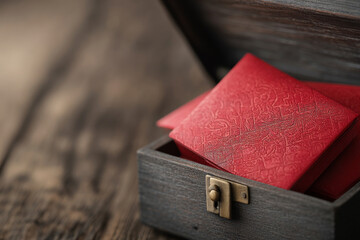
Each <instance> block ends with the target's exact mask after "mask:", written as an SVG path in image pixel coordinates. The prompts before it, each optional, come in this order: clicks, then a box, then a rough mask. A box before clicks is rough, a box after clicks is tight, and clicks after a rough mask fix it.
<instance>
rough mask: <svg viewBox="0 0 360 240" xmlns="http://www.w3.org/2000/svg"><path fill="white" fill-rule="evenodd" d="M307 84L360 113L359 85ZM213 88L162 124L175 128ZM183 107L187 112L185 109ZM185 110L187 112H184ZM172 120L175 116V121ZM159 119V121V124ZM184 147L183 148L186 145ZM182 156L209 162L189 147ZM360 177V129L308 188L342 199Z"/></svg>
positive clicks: (167, 117) (313, 191)
mask: <svg viewBox="0 0 360 240" xmlns="http://www.w3.org/2000/svg"><path fill="white" fill-rule="evenodd" d="M304 83H305V84H306V85H308V86H310V87H312V88H314V89H316V90H317V91H319V92H320V93H322V94H324V95H325V96H327V97H329V98H331V99H333V100H336V101H337V102H339V103H341V104H343V105H344V106H346V107H348V108H350V109H352V110H353V111H354V112H356V113H360V87H358V86H351V85H343V84H331V83H318V82H304ZM209 92H210V91H207V92H205V93H203V94H201V95H200V96H198V97H197V98H195V99H194V100H192V101H190V102H188V103H186V104H185V105H183V106H182V107H179V108H178V109H176V110H175V111H173V112H171V113H170V114H168V115H167V116H165V117H163V118H162V119H161V124H158V126H159V127H164V126H167V128H169V129H174V128H175V127H176V126H178V125H179V124H180V123H181V121H182V120H184V119H185V118H186V117H187V116H188V115H189V113H190V112H192V110H194V108H195V107H196V106H197V105H198V104H199V103H200V102H201V101H202V100H203V99H204V98H205V96H206V95H207V94H208V93H209ZM183 109H184V111H183ZM185 109H186V111H185ZM174 116H176V117H174ZM173 119H176V121H174V120H173ZM159 122H160V121H158V123H159ZM183 148H184V147H183ZM180 152H181V154H182V155H181V156H182V157H183V158H186V159H189V160H194V159H195V161H196V162H199V163H202V164H206V162H205V160H204V159H200V158H199V156H197V155H195V154H194V153H192V152H191V151H190V150H188V149H186V148H185V149H181V150H180ZM359 180H360V132H359V133H358V135H357V136H356V138H355V139H354V140H353V141H352V142H351V143H350V145H349V146H348V147H347V148H346V149H345V150H344V151H343V152H342V153H341V154H340V156H339V157H338V158H337V159H335V160H334V161H333V163H332V164H331V165H330V166H329V167H328V168H327V169H326V170H325V172H324V173H323V174H322V175H321V176H320V177H319V178H318V179H317V180H316V182H315V183H314V184H313V185H312V186H311V188H310V189H309V193H310V194H313V195H316V196H320V197H322V198H326V199H330V200H334V199H337V198H339V197H340V196H341V195H342V194H343V193H345V192H346V191H347V190H348V189H349V188H350V187H352V186H353V185H354V184H355V183H357V182H358V181H359Z"/></svg>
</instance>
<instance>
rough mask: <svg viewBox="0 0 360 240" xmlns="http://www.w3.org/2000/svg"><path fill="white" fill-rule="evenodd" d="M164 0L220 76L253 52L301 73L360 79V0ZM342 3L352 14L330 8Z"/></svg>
mask: <svg viewBox="0 0 360 240" xmlns="http://www.w3.org/2000/svg"><path fill="white" fill-rule="evenodd" d="M285 2H286V3H285ZM320 2H321V1H320ZM320 2H319V1H318V3H319V4H320ZM334 2H335V1H331V3H334ZM164 3H165V5H166V6H167V8H168V9H169V11H170V12H171V14H172V15H173V16H174V18H175V20H176V22H177V23H178V25H180V28H181V29H182V31H183V32H185V35H186V36H187V38H188V40H189V42H190V44H191V45H192V46H193V48H194V50H195V51H197V53H198V55H199V57H200V59H201V60H202V62H203V63H204V65H205V67H206V69H207V70H208V71H209V72H210V74H211V75H212V76H213V77H214V78H215V79H217V80H219V79H220V78H221V76H222V75H223V72H224V70H222V69H223V68H225V69H229V68H231V67H232V66H233V65H234V64H235V63H236V62H237V61H238V60H239V59H240V58H241V57H242V55H243V54H244V53H245V52H251V53H254V54H255V55H257V56H259V57H260V58H262V59H264V60H266V61H268V62H269V63H271V64H273V65H274V66H276V67H278V68H279V69H281V70H283V71H285V72H288V73H289V74H291V75H293V76H295V77H297V78H299V79H304V80H317V81H329V82H342V83H353V84H360V16H359V13H360V6H359V3H358V2H357V1H348V2H344V1H337V4H335V3H334V4H330V3H328V4H324V5H322V6H323V8H329V9H328V11H323V8H320V7H319V8H317V7H316V6H315V5H316V4H315V5H314V6H313V7H311V8H309V7H308V5H307V4H309V1H307V2H304V3H303V5H302V4H301V3H300V2H299V1H295V2H293V3H291V4H290V1H249V0H241V1H234V0H233V1H230V0H210V1H167V0H164ZM312 3H315V1H313V2H312ZM310 5H311V4H310ZM340 5H341V6H343V9H347V8H349V7H350V8H352V11H351V14H350V15H349V14H342V13H339V12H337V11H336V10H334V11H333V12H332V11H330V10H331V6H333V7H334V8H337V9H340V8H341V7H339V6H340ZM336 6H338V7H336ZM350 8H349V9H350ZM202 43H206V44H202ZM214 66H215V67H214Z"/></svg>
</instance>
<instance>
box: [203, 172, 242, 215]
mask: <svg viewBox="0 0 360 240" xmlns="http://www.w3.org/2000/svg"><path fill="white" fill-rule="evenodd" d="M205 182H206V208H207V211H208V212H212V213H215V214H218V215H219V216H220V217H223V218H228V219H230V218H231V202H232V201H235V202H240V203H244V204H249V192H248V187H247V186H245V185H243V184H240V183H235V182H232V181H229V180H226V179H221V178H218V177H213V176H210V175H206V179H205ZM210 186H211V187H210ZM214 186H215V187H216V189H217V190H218V191H219V193H218V194H220V197H219V199H218V201H213V200H212V199H211V197H210V191H211V189H214Z"/></svg>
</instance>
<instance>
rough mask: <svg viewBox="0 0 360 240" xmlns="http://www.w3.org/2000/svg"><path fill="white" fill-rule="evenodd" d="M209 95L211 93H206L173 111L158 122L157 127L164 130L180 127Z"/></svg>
mask: <svg viewBox="0 0 360 240" xmlns="http://www.w3.org/2000/svg"><path fill="white" fill-rule="evenodd" d="M208 93H209V92H204V93H203V94H201V95H200V96H198V97H196V98H195V99H193V100H191V101H190V102H188V103H186V104H184V105H183V106H181V107H179V108H178V109H176V110H174V111H172V112H171V113H169V114H168V115H166V116H165V117H163V118H161V119H160V120H158V121H157V123H156V125H158V126H159V127H162V128H167V129H174V128H175V126H178V125H179V124H180V123H181V122H182V120H184V118H186V117H187V116H188V115H189V114H190V113H191V112H192V110H194V108H195V107H196V106H197V105H199V103H200V102H201V101H202V100H203V99H204V98H205V97H206V95H207V94H208Z"/></svg>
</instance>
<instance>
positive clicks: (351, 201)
mask: <svg viewBox="0 0 360 240" xmlns="http://www.w3.org/2000/svg"><path fill="white" fill-rule="evenodd" d="M359 189H360V183H358V184H356V185H355V186H354V187H353V188H352V189H350V190H349V191H348V192H347V193H345V195H349V196H343V197H342V198H344V199H339V204H338V203H337V202H335V205H337V207H336V212H335V236H336V239H360V227H359V224H360V191H359ZM343 200H344V201H343Z"/></svg>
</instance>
